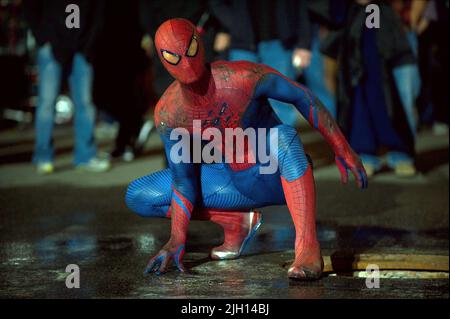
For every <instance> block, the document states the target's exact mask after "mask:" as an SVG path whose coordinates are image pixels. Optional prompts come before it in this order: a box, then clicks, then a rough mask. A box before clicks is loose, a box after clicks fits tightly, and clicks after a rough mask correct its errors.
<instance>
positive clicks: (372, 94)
mask: <svg viewBox="0 0 450 319" xmlns="http://www.w3.org/2000/svg"><path fill="white" fill-rule="evenodd" d="M363 37H364V39H363V41H362V42H363V46H362V47H363V59H364V68H365V70H366V75H367V78H366V79H365V83H364V94H365V104H366V106H367V110H368V112H369V114H370V119H371V122H372V123H373V128H374V131H375V139H376V140H377V143H378V144H379V145H383V146H386V147H387V148H388V149H389V151H390V152H395V153H393V154H395V155H393V156H392V155H389V153H388V157H387V158H388V163H387V164H388V166H389V167H390V168H393V169H394V170H395V172H396V173H397V174H399V175H405V176H406V175H413V174H415V168H414V166H413V159H412V157H411V156H410V155H409V154H408V146H407V144H406V142H405V141H404V140H402V137H401V136H400V134H399V133H398V132H397V131H396V128H395V127H394V123H393V119H392V118H391V116H389V114H388V108H387V104H386V96H385V92H384V89H383V77H382V73H381V70H382V65H381V63H382V61H381V59H380V56H379V53H378V50H377V48H376V38H375V32H374V31H373V30H370V29H369V30H366V31H365V32H364V36H363ZM406 129H408V128H406Z"/></svg>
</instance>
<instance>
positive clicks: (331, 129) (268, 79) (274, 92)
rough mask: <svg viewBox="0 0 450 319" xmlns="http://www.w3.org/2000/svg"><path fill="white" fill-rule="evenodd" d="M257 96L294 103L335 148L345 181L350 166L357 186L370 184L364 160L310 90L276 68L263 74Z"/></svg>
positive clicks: (344, 181) (362, 186) (338, 164)
mask: <svg viewBox="0 0 450 319" xmlns="http://www.w3.org/2000/svg"><path fill="white" fill-rule="evenodd" d="M255 97H256V98H260V97H265V98H272V99H276V100H280V101H283V102H287V103H291V104H294V105H295V107H296V108H297V110H299V111H300V113H301V114H302V115H303V116H304V117H305V118H306V119H307V120H308V122H309V123H310V124H311V126H313V127H314V128H315V129H316V130H318V131H319V132H320V133H321V134H322V135H323V137H324V138H325V139H326V141H327V142H328V144H330V146H331V147H332V148H333V151H334V152H335V154H336V164H337V166H338V168H339V171H340V173H341V178H342V182H343V183H346V182H347V180H348V172H347V170H348V169H350V170H351V171H352V173H353V175H355V178H356V181H357V183H358V186H359V187H361V188H365V187H367V176H366V172H365V170H364V167H363V165H362V163H361V160H360V159H359V157H358V155H356V154H355V152H354V151H353V150H352V148H351V147H350V145H349V144H348V143H347V140H346V139H345V137H344V135H343V134H342V132H341V130H340V129H339V127H338V125H337V123H336V122H335V120H334V119H333V117H332V116H331V114H330V113H329V112H328V111H327V110H326V109H325V107H324V106H323V104H322V103H321V102H320V101H319V99H318V98H317V97H315V96H314V95H313V94H312V93H311V91H309V90H308V89H307V88H306V87H304V86H302V85H300V84H298V83H296V82H294V81H292V80H290V79H288V78H286V77H285V76H283V75H281V74H280V73H277V72H276V71H274V72H268V73H266V74H265V75H263V77H262V78H261V80H260V81H259V83H258V85H257V87H256V90H255Z"/></svg>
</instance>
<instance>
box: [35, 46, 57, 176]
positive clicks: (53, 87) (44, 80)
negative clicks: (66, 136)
mask: <svg viewBox="0 0 450 319" xmlns="http://www.w3.org/2000/svg"><path fill="white" fill-rule="evenodd" d="M37 66H38V73H39V82H38V104H37V110H36V122H35V130H36V142H35V149H34V156H33V162H34V163H35V164H37V165H38V166H39V165H40V164H46V163H52V162H53V156H54V150H53V144H52V130H53V123H54V112H55V101H56V98H57V96H58V93H59V89H60V85H61V72H62V68H61V65H60V64H59V63H58V61H57V60H56V59H55V58H54V56H53V53H52V48H51V46H50V44H46V45H44V46H42V47H41V48H39V50H38V53H37ZM51 170H52V169H51ZM50 172H51V171H49V173H50Z"/></svg>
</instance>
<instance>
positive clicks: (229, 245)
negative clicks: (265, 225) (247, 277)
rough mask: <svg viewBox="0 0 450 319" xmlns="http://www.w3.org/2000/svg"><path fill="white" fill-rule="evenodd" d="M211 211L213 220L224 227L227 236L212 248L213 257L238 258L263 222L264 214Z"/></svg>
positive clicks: (220, 258)
mask: <svg viewBox="0 0 450 319" xmlns="http://www.w3.org/2000/svg"><path fill="white" fill-rule="evenodd" d="M209 213H210V214H211V221H213V222H215V223H217V224H219V225H221V226H222V227H223V230H224V237H225V238H224V242H223V244H222V245H220V246H218V247H215V248H213V249H212V250H211V258H212V259H219V260H222V259H235V258H238V257H239V256H240V255H241V253H242V251H243V250H244V248H245V246H246V245H247V243H248V242H249V241H250V239H251V238H252V237H253V235H254V234H255V233H256V231H257V230H258V228H259V227H260V226H261V223H262V214H261V213H260V212H255V211H251V212H249V213H241V212H239V213H236V212H212V211H209Z"/></svg>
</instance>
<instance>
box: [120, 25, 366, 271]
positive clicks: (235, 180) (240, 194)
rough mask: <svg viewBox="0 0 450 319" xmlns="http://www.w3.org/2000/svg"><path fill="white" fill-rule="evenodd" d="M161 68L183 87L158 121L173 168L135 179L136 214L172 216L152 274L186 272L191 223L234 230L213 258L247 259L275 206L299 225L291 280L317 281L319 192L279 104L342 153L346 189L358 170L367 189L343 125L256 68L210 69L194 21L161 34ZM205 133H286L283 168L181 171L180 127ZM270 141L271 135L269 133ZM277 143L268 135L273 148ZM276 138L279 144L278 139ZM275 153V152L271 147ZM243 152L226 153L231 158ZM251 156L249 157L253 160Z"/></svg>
mask: <svg viewBox="0 0 450 319" xmlns="http://www.w3.org/2000/svg"><path fill="white" fill-rule="evenodd" d="M155 45H156V49H157V53H158V55H159V57H160V60H161V62H162V63H163V65H164V66H165V68H166V69H167V70H168V71H169V72H170V74H171V75H172V76H173V77H174V78H175V79H176V80H175V81H174V82H173V83H172V84H171V86H170V87H169V88H168V89H167V91H166V92H165V93H164V95H163V96H162V97H161V99H160V100H159V102H158V104H157V106H156V109H155V123H156V125H157V128H158V132H159V133H160V136H161V139H162V140H163V142H164V145H165V150H166V155H167V158H168V161H169V168H168V169H165V170H162V171H159V172H156V173H153V174H150V175H148V176H144V177H141V178H139V179H137V180H135V181H133V182H132V183H131V184H130V185H129V187H128V190H127V194H126V202H127V205H128V206H129V208H131V209H132V210H133V211H135V212H136V213H138V214H139V215H142V216H145V217H167V218H171V219H172V220H171V236H170V239H169V241H168V243H167V244H166V245H165V246H164V247H163V248H162V249H161V251H160V252H159V253H158V254H157V255H156V256H155V257H153V258H152V259H151V260H150V261H149V263H148V265H147V268H146V270H145V272H146V273H150V272H156V273H157V274H161V273H164V272H166V271H167V270H168V268H169V266H170V265H171V263H172V261H173V262H175V264H176V266H177V268H178V269H179V270H180V271H185V268H184V266H183V263H182V257H183V255H184V251H185V243H186V234H187V230H188V225H189V221H190V219H191V218H193V219H200V220H211V221H213V222H215V223H218V224H219V225H221V226H222V227H223V229H224V243H223V244H222V245H221V246H219V247H216V248H214V249H213V250H212V251H211V257H212V258H213V259H231V258H236V257H238V256H239V255H240V254H241V252H242V250H243V248H244V246H245V244H246V243H247V242H248V240H249V239H250V238H251V237H252V235H253V234H254V233H255V231H256V230H257V229H258V227H259V225H260V224H261V213H260V212H257V211H255V209H257V208H261V207H264V206H269V205H283V204H287V206H288V208H289V211H290V214H291V216H292V220H293V222H294V226H295V232H296V240H295V260H294V262H293V264H292V265H291V266H290V268H289V270H288V276H289V277H290V278H295V279H317V278H319V277H320V275H321V273H322V270H323V259H322V256H321V253H320V246H319V242H318V240H317V236H316V222H315V209H316V208H315V189H314V188H315V184H314V178H313V173H312V168H311V165H310V163H309V161H308V158H307V156H306V154H305V152H304V150H303V146H302V143H301V141H300V139H299V137H298V135H297V131H296V129H294V128H292V127H290V126H288V125H283V124H281V122H280V120H279V119H278V118H277V117H276V115H275V114H274V112H273V110H272V108H271V106H270V103H269V101H268V99H269V98H272V99H277V100H280V101H283V102H287V103H291V104H293V105H295V106H296V108H297V109H298V110H299V111H300V112H301V114H302V115H303V116H304V117H305V118H306V119H307V120H308V121H309V123H310V124H311V125H312V126H313V127H314V128H315V129H317V130H318V131H319V132H320V133H321V134H322V135H323V136H324V138H325V139H326V141H327V142H328V143H329V144H330V146H331V147H332V148H333V150H334V152H335V155H336V163H337V166H338V168H339V170H340V173H341V179H342V182H343V183H346V182H347V179H348V170H351V172H352V173H353V175H354V176H355V178H356V181H357V184H358V186H359V187H361V188H364V187H366V186H367V177H366V173H365V171H364V168H363V166H362V164H361V161H360V159H359V158H358V156H357V155H356V154H355V153H354V152H353V150H352V149H351V148H350V146H349V144H348V143H347V141H346V140H345V138H344V136H343V134H342V133H341V131H340V130H339V128H338V126H337V125H336V123H335V121H334V120H333V118H332V117H331V116H330V114H329V113H328V112H327V111H326V110H325V109H324V107H323V106H322V104H321V103H320V101H319V100H318V99H317V98H316V97H314V96H313V95H312V94H311V92H310V91H309V90H308V89H306V88H305V87H303V86H301V85H299V84H298V83H296V82H294V81H291V80H289V79H287V78H286V77H284V76H283V75H282V74H280V73H279V72H277V71H275V70H273V69H271V68H269V67H267V66H265V65H261V64H255V63H250V62H243V61H242V62H223V61H220V62H214V63H211V64H207V63H205V61H204V47H203V43H202V41H201V39H200V36H199V34H198V32H197V30H196V28H195V26H194V25H193V24H192V23H190V22H189V21H187V20H184V19H172V20H168V21H166V22H165V23H163V24H162V25H161V26H160V27H159V29H158V31H157V32H156V36H155ZM194 120H201V123H203V126H202V129H205V128H207V127H215V128H218V129H220V130H222V131H223V130H224V129H225V128H238V127H240V128H243V129H246V128H267V129H269V128H276V129H277V133H278V134H277V135H278V136H277V138H278V146H277V149H275V150H273V151H274V154H275V155H276V156H277V165H278V169H277V170H276V172H275V173H274V174H260V171H259V168H260V166H261V165H262V164H261V163H260V162H258V161H256V163H250V162H249V161H248V160H247V161H244V162H243V163H239V162H238V161H235V162H232V163H205V162H203V163H200V164H196V163H192V162H188V163H184V162H180V163H175V162H174V161H173V160H172V159H171V157H170V156H169V155H170V150H171V147H172V146H173V145H174V144H175V143H176V141H174V140H171V139H170V132H171V131H172V130H173V129H175V128H180V127H181V128H185V129H187V130H188V131H189V132H190V134H191V135H192V132H193V121H194ZM268 135H270V133H268ZM270 137H271V136H267V141H270ZM272 138H273V137H272ZM268 147H271V145H269V146H268ZM227 151H228V152H229V151H231V152H235V151H234V150H226V149H225V152H224V153H226V152H227ZM247 157H248V154H246V158H247Z"/></svg>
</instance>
